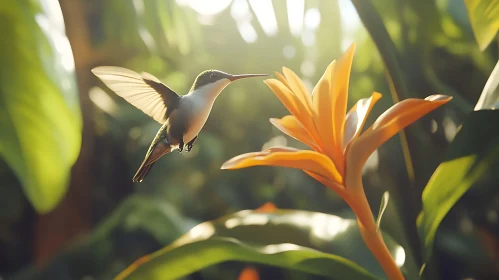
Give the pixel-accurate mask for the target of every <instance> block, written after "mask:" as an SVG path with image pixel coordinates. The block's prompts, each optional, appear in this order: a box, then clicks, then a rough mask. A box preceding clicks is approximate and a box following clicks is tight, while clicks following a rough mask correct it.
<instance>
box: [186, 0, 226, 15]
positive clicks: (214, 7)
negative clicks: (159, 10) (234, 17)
mask: <svg viewBox="0 0 499 280" xmlns="http://www.w3.org/2000/svg"><path fill="white" fill-rule="evenodd" d="M179 2H180V3H179ZM231 2H232V0H217V1H206V0H182V1H177V3H179V4H181V3H182V4H183V3H185V4H187V5H189V7H191V8H192V9H193V10H194V11H196V12H197V13H198V14H200V15H203V16H212V15H216V14H218V13H220V12H221V11H223V10H225V9H226V8H227V7H229V5H230V3H231Z"/></svg>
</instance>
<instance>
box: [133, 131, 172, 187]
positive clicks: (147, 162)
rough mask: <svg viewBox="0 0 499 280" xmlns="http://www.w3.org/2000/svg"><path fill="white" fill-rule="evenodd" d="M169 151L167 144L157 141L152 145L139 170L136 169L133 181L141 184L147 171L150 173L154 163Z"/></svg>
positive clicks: (169, 147)
mask: <svg viewBox="0 0 499 280" xmlns="http://www.w3.org/2000/svg"><path fill="white" fill-rule="evenodd" d="M171 150H172V148H171V146H170V145H169V144H167V143H164V142H159V141H157V142H155V143H153V144H152V145H151V147H150V148H149V152H148V153H147V154H146V157H145V158H144V161H142V164H141V165H140V167H139V169H137V172H136V173H135V176H133V181H134V182H142V181H143V180H144V178H145V177H146V175H147V174H148V173H149V171H151V168H152V166H153V165H154V163H155V162H156V161H157V160H158V159H159V158H160V157H162V156H163V155H165V154H167V153H169V152H171Z"/></svg>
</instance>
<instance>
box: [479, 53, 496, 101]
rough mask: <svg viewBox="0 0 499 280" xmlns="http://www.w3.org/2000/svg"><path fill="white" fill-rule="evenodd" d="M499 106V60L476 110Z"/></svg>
mask: <svg viewBox="0 0 499 280" xmlns="http://www.w3.org/2000/svg"><path fill="white" fill-rule="evenodd" d="M498 107H499V61H498V62H497V64H496V66H495V67H494V70H492V73H491V74H490V76H489V79H488V80H487V82H486V83H485V86H484V87H483V91H482V94H481V95H480V98H479V99H478V102H477V103H476V106H475V111H478V110H482V109H497V108H498Z"/></svg>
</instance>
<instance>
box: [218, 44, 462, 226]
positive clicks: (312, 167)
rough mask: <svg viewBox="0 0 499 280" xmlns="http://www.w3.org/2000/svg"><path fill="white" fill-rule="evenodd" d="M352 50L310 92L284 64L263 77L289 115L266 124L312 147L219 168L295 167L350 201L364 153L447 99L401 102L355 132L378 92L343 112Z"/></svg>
mask: <svg viewBox="0 0 499 280" xmlns="http://www.w3.org/2000/svg"><path fill="white" fill-rule="evenodd" d="M354 49H355V44H353V45H352V46H350V48H349V49H348V50H347V51H346V53H345V54H344V55H343V56H342V57H341V58H340V59H338V61H333V62H332V63H331V64H330V65H329V66H328V67H327V69H326V71H325V73H324V75H323V76H322V78H321V79H320V81H319V82H318V83H317V85H316V86H315V88H314V89H313V92H312V94H310V93H309V91H308V90H307V89H306V87H305V85H304V84H303V82H302V81H301V80H300V78H299V77H298V76H297V75H296V74H295V73H294V72H293V71H291V70H290V69H288V68H285V67H283V74H284V76H283V75H281V74H279V73H276V75H277V77H278V78H279V80H276V79H268V80H265V83H266V84H267V85H268V86H269V87H270V88H271V89H272V91H273V92H274V93H275V94H276V96H277V97H278V98H279V99H280V101H281V102H282V103H283V104H284V106H285V107H286V108H287V109H288V110H289V111H290V112H291V114H292V115H287V116H284V117H283V118H281V119H270V122H271V123H272V124H273V125H274V126H276V127H277V128H278V129H279V130H281V131H282V132H284V133H286V134H287V135H289V136H291V137H293V138H295V139H296V140H298V141H300V142H302V143H304V144H306V145H308V146H309V147H310V148H311V149H313V151H310V150H298V149H294V148H289V147H274V148H270V149H268V150H266V151H261V152H254V153H247V154H243V155H240V156H237V157H234V158H232V159H231V160H229V161H227V162H225V163H224V164H223V166H222V169H238V168H244V167H250V166H257V165H274V166H283V167H290V168H299V169H302V170H303V171H305V172H306V173H307V174H309V175H310V176H312V177H313V178H315V179H316V180H318V181H320V182H322V183H323V184H325V185H326V186H328V187H330V188H331V189H333V190H334V191H336V192H337V193H338V194H339V195H340V196H341V197H343V198H344V199H345V200H347V202H349V204H350V203H354V202H352V201H350V199H349V196H348V193H351V192H356V191H360V190H358V189H357V188H358V187H359V186H361V185H362V184H361V183H360V184H359V178H361V174H362V167H363V166H364V164H365V162H366V161H367V159H368V158H369V156H370V155H371V154H372V153H373V152H374V151H375V150H376V149H377V148H378V147H379V146H380V145H381V144H383V143H384V142H385V141H386V140H388V139H389V138H391V137H392V136H393V135H395V134H397V133H398V132H399V131H400V130H402V129H403V128H405V127H406V126H408V125H409V124H411V123H413V122H414V121H416V120H418V119H419V118H421V117H422V116H424V115H426V114H427V113H429V112H430V111H432V110H434V109H436V108H437V107H439V106H441V105H443V104H445V103H447V102H449V101H450V100H451V99H452V98H451V97H449V96H446V95H432V96H429V97H427V98H425V99H407V100H404V101H402V102H399V103H397V104H395V105H393V106H392V107H391V108H390V109H388V110H387V111H386V112H385V113H383V114H382V115H381V116H380V117H379V118H378V119H377V120H376V121H375V122H374V124H373V125H371V126H370V127H369V128H367V129H366V131H364V132H363V133H361V131H362V128H363V126H364V124H365V122H366V119H367V117H368V114H369V112H370V111H371V109H372V108H373V106H374V104H375V103H376V102H377V101H378V100H379V99H380V98H381V94H380V93H377V92H374V93H373V94H372V95H371V97H369V98H363V99H361V100H359V101H358V102H357V104H355V105H354V106H353V107H352V108H351V109H350V110H349V111H348V113H347V112H346V109H347V101H348V82H349V78H350V70H351V66H352V59H353V54H354ZM351 206H352V205H351ZM354 210H355V209H354ZM366 226H368V225H366Z"/></svg>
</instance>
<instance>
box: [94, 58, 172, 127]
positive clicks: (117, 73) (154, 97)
mask: <svg viewBox="0 0 499 280" xmlns="http://www.w3.org/2000/svg"><path fill="white" fill-rule="evenodd" d="M92 73H94V75H95V76H97V77H98V78H99V79H100V80H101V81H102V82H103V83H104V84H105V85H106V86H108V87H109V88H110V89H111V90H112V91H114V92H115V93H116V94H117V95H119V96H121V97H122V98H124V99H125V100H126V101H128V102H129V103H130V104H132V105H133V106H135V107H137V108H138V109H140V110H142V111H143V112H144V113H146V114H147V115H149V116H150V117H152V118H153V119H154V120H156V121H157V122H159V123H161V124H163V123H165V122H166V120H167V119H168V117H169V116H170V114H171V112H173V110H175V109H176V108H177V106H178V104H179V101H180V98H181V97H180V96H179V95H178V94H177V93H175V91H173V90H172V89H170V88H169V87H168V86H166V85H165V84H163V83H162V82H161V81H160V80H158V79H157V78H156V77H154V76H153V75H151V74H148V73H145V72H144V73H142V74H138V73H136V72H134V71H132V70H129V69H126V68H122V67H115V66H99V67H95V68H93V69H92Z"/></svg>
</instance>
